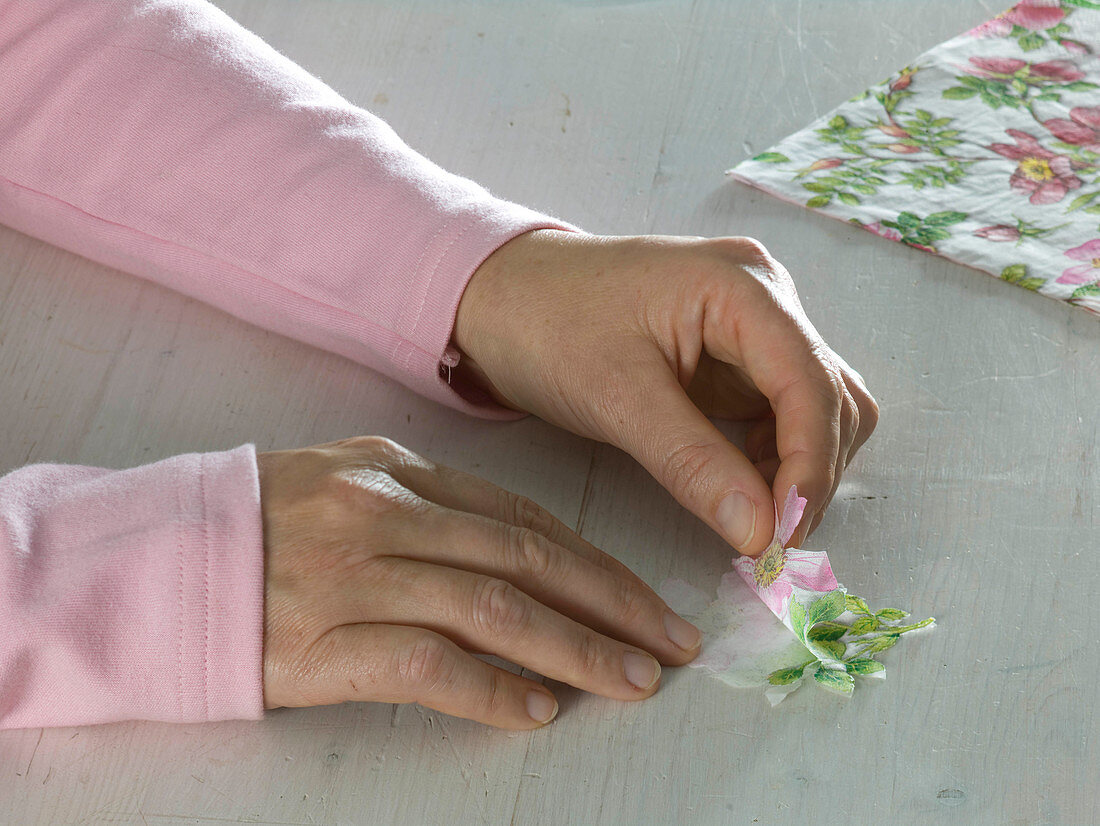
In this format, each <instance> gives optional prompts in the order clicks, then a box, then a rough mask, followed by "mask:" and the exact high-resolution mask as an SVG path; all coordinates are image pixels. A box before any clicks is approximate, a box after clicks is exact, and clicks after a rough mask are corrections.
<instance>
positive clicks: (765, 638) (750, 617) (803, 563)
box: [660, 487, 935, 706]
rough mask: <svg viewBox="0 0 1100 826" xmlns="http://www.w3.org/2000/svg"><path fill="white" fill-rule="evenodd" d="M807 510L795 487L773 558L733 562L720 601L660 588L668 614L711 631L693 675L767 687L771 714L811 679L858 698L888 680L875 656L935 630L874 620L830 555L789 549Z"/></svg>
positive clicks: (893, 612)
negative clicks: (869, 685) (699, 671)
mask: <svg viewBox="0 0 1100 826" xmlns="http://www.w3.org/2000/svg"><path fill="white" fill-rule="evenodd" d="M805 507H806V500H805V499H803V498H802V497H801V496H799V495H798V491H797V490H796V489H795V488H793V487H792V488H791V489H790V491H789V492H788V493H787V499H786V502H785V503H784V505H783V512H782V514H781V515H780V516H779V517H778V518H777V520H776V529H775V534H774V537H773V539H772V542H771V544H770V545H769V546H768V548H767V550H765V551H764V553H762V554H761V555H760V556H758V557H756V558H755V559H754V558H751V557H745V556H742V557H738V558H736V559H734V561H733V570H732V571H730V572H729V573H728V574H726V575H725V576H723V577H722V581H721V583H720V584H719V586H718V598H717V599H716V600H714V601H712V602H709V603H708V601H707V596H706V595H705V594H704V593H703V592H702V591H699V590H698V589H696V588H693V587H692V586H690V585H688V584H687V583H686V582H683V581H682V580H675V579H672V580H668V581H667V582H665V583H664V585H662V586H661V588H660V594H661V596H662V598H664V600H665V602H667V603H668V605H669V607H670V608H672V609H673V610H674V611H676V612H677V613H679V614H681V615H683V616H684V617H686V618H688V619H690V620H692V621H693V622H694V623H695V624H696V625H697V626H698V627H699V629H700V630H701V631H702V632H703V646H702V650H701V651H700V653H699V656H698V657H696V658H695V660H694V662H692V663H691V666H693V667H695V668H703V669H706V670H707V671H709V672H710V673H712V674H714V675H716V676H718V677H719V678H721V679H722V680H723V681H725V682H727V683H729V684H730V685H733V686H737V687H741V688H748V687H752V686H761V685H763V686H765V692H764V694H765V696H766V697H767V699H768V701H769V702H771V704H772V705H773V706H774V705H776V704H778V703H779V702H781V701H782V700H783V698H784V697H786V696H787V695H788V694H789V693H790V692H792V691H794V690H795V689H796V688H798V687H799V686H800V685H801V684H802V683H803V681H804V680H806V679H810V678H812V679H813V681H814V682H815V683H816V684H817V685H819V686H821V687H822V688H825V689H828V690H829V691H832V692H835V693H837V694H842V695H851V693H852V690H853V689H854V687H855V678H856V677H874V678H879V679H881V678H883V677H885V676H886V670H885V667H884V666H883V665H882V663H880V662H878V661H877V660H876V659H875V655H877V654H879V653H880V652H882V651H885V650H886V649H888V648H891V647H893V646H894V644H895V643H897V641H898V640H899V639H900V638H901V636H902V635H903V634H907V633H909V632H912V631H917V630H919V629H921V628H928V627H931V626H932V625H933V624H934V623H935V620H933V619H931V618H930V619H926V620H921V621H920V622H915V623H907V622H905V619H906V617H908V616H909V615H908V614H907V613H906V612H905V611H900V610H898V609H896V608H884V609H882V610H880V611H872V610H871V609H870V608H869V607H868V606H867V603H866V602H865V601H864V600H862V599H860V598H859V597H857V596H853V595H852V594H849V593H847V592H846V591H845V589H844V588H843V587H842V586H841V585H840V584H839V583H838V582H837V581H836V577H835V576H834V575H833V570H832V567H831V566H830V564H829V557H828V554H826V553H825V552H824V551H802V550H798V549H797V548H784V547H783V546H784V545H785V544H786V543H787V542H788V541H790V538H791V537H792V536H793V535H794V531H795V528H796V527H798V523H799V521H800V520H801V519H802V512H803V510H804V509H805ZM777 620H778V621H777Z"/></svg>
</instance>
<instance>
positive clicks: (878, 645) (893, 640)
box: [860, 632, 901, 654]
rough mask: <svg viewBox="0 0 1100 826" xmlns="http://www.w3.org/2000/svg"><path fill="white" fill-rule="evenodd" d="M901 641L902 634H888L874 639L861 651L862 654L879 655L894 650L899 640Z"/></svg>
mask: <svg viewBox="0 0 1100 826" xmlns="http://www.w3.org/2000/svg"><path fill="white" fill-rule="evenodd" d="M900 639H901V634H897V633H893V632H891V633H888V634H882V635H881V636H878V637H875V638H874V639H872V640H871V641H870V642H869V643H868V644H867V645H866V646H865V647H864V648H862V649H861V650H860V654H877V653H879V652H880V651H885V650H886V649H887V648H893V647H894V646H895V645H897V643H898V640H900Z"/></svg>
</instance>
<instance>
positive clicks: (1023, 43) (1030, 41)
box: [1016, 32, 1046, 52]
mask: <svg viewBox="0 0 1100 826" xmlns="http://www.w3.org/2000/svg"><path fill="white" fill-rule="evenodd" d="M1016 42H1017V43H1019V44H1020V48H1021V49H1023V50H1024V51H1025V52H1033V51H1035V50H1036V49H1038V48H1041V47H1042V45H1043V44H1044V43H1045V42H1046V39H1045V38H1044V37H1043V36H1042V35H1041V34H1038V33H1037V32H1030V33H1028V34H1025V35H1024V36H1023V37H1021V38H1020V39H1019V40H1017V41H1016Z"/></svg>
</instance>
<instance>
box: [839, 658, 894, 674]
mask: <svg viewBox="0 0 1100 826" xmlns="http://www.w3.org/2000/svg"><path fill="white" fill-rule="evenodd" d="M845 666H847V668H848V673H849V674H859V675H861V676H866V675H868V674H877V673H878V672H879V671H885V670H886V666H884V665H883V664H882V663H880V662H876V661H875V660H872V659H871V658H870V657H853V658H852V659H850V660H848V662H846V663H845Z"/></svg>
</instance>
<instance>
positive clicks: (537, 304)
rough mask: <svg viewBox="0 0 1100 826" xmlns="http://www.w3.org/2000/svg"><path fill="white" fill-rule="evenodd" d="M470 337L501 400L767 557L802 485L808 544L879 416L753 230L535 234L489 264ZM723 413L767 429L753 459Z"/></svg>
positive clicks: (759, 430) (475, 299) (478, 375)
mask: <svg viewBox="0 0 1100 826" xmlns="http://www.w3.org/2000/svg"><path fill="white" fill-rule="evenodd" d="M454 339H455V343H456V345H457V346H458V348H459V349H460V350H461V351H462V353H463V354H464V356H465V358H464V360H463V362H462V363H461V364H460V365H459V367H460V369H464V370H466V371H468V372H467V374H468V376H469V378H470V379H471V380H472V381H475V382H477V383H480V384H481V385H482V386H483V387H486V388H487V389H488V390H489V392H490V393H491V394H492V396H493V397H494V398H495V399H497V400H498V401H499V402H501V403H502V404H505V405H508V406H511V407H514V408H516V409H519V410H525V411H528V412H530V413H534V414H536V415H538V416H540V417H541V418H543V419H545V420H546V421H549V422H552V423H554V424H557V425H559V426H561V427H564V428H566V429H568V430H571V431H573V432H574V433H578V434H580V435H582V436H587V437H589V438H593V439H598V440H600V441H604V442H609V443H610V444H612V445H615V446H616V447H619V448H621V449H623V450H625V451H627V452H628V453H630V454H631V455H632V456H633V457H634V458H635V459H637V460H638V461H639V462H640V463H641V464H642V465H643V466H644V467H645V468H646V469H647V470H648V471H649V472H650V473H651V474H652V475H653V476H654V477H655V478H656V479H657V480H658V481H659V482H660V483H661V484H662V485H664V487H665V488H667V489H668V491H669V492H670V493H672V495H673V496H675V497H676V499H677V500H679V502H680V503H681V504H682V505H684V506H685V507H687V508H688V509H689V510H691V511H692V512H693V513H695V514H696V515H697V516H698V517H699V518H700V519H702V520H703V521H704V522H706V523H707V524H708V525H710V526H711V527H712V528H714V529H715V530H716V531H718V533H719V534H721V535H722V536H723V537H724V538H725V539H726V540H727V541H728V542H729V543H730V544H731V545H733V546H734V547H736V548H738V549H739V550H740V551H741V552H742V553H745V554H749V555H756V554H759V553H760V552H762V551H763V550H764V549H765V548H766V547H767V545H768V543H769V542H770V540H771V538H772V531H773V527H774V514H775V501H782V498H783V496H784V495H785V493H786V491H787V489H788V488H789V487H790V486H791V485H797V486H798V490H799V493H800V494H801V495H803V496H805V497H807V499H808V500H809V504H808V506H807V508H806V512H805V513H806V515H805V516H804V517H803V521H802V524H801V525H800V526H799V529H798V530H797V531H796V533H795V536H794V537H793V539H792V544H801V543H802V542H803V541H804V540H805V538H806V536H807V535H808V534H809V532H810V531H812V530H813V529H814V528H815V527H816V526H817V524H818V522H819V521H820V520H821V518H822V516H823V515H824V511H825V507H826V506H827V505H828V503H829V501H830V499H831V498H832V495H833V493H835V491H836V486H837V484H838V483H839V481H840V477H841V473H842V472H843V470H844V468H845V467H846V465H847V464H848V462H849V461H850V460H851V458H852V456H853V455H854V454H855V452H856V450H857V449H858V448H859V447H860V445H862V444H863V443H864V441H866V439H867V437H868V436H869V435H870V434H871V431H872V430H873V429H874V427H875V423H876V422H877V420H878V407H877V405H876V404H875V401H874V399H873V398H872V397H871V395H870V393H869V392H868V391H867V388H866V387H865V386H864V383H863V380H862V378H861V377H860V376H859V374H858V373H856V372H855V371H854V370H852V369H851V368H850V367H849V366H848V365H847V364H846V363H845V362H844V360H843V359H842V358H840V356H838V355H837V354H836V353H835V352H833V351H832V350H831V349H830V348H829V346H828V345H827V344H826V343H825V342H824V340H822V338H821V336H820V335H819V334H818V332H817V331H816V330H815V329H814V327H813V325H812V324H811V323H810V321H809V319H808V318H807V317H806V314H805V311H804V310H803V308H802V305H801V303H800V302H799V299H798V295H797V294H796V292H795V288H794V283H793V282H792V280H791V278H790V276H789V275H788V273H787V271H786V270H785V269H784V268H783V267H782V265H780V264H779V262H777V261H776V260H775V259H774V258H772V257H771V255H770V254H769V253H768V251H767V250H766V249H764V247H763V246H762V245H761V244H760V243H759V242H757V241H754V240H753V239H751V238H716V239H705V238H684V237H663V236H643V237H625V238H619V237H601V236H593V235H585V234H581V233H571V232H562V231H556V230H536V231H534V232H529V233H526V234H525V235H521V236H519V237H517V238H515V239H513V240H512V241H510V242H508V243H507V244H505V245H504V246H502V247H501V248H499V249H498V250H497V251H496V252H495V253H493V255H491V256H490V257H489V258H488V259H487V260H486V261H485V262H484V263H483V264H482V265H481V267H479V268H478V270H477V272H476V273H475V274H474V276H473V278H472V279H471V281H470V283H469V286H468V287H467V289H466V292H465V294H464V295H463V298H462V302H461V304H460V305H459V308H458V316H457V320H456V325H455V333H454ZM707 416H715V417H718V418H730V419H748V420H755V424H754V425H753V427H752V429H751V430H750V431H749V435H748V438H747V444H746V450H745V453H742V452H741V451H740V450H739V449H738V448H737V447H735V446H734V445H732V444H731V443H730V442H729V441H728V440H727V439H726V438H725V437H724V436H723V435H722V434H721V433H720V432H719V431H718V429H717V428H716V427H715V426H714V424H713V423H712V422H711V421H710V420H709V419H708V418H707ZM746 454H747V455H746Z"/></svg>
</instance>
